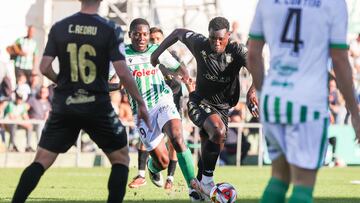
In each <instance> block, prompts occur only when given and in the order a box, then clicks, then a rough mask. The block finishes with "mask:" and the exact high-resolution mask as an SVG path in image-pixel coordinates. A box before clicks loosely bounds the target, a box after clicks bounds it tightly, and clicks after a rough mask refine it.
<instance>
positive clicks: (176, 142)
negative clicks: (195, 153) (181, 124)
mask: <svg viewBox="0 0 360 203" xmlns="http://www.w3.org/2000/svg"><path fill="white" fill-rule="evenodd" d="M170 141H171V144H173V146H174V149H175V151H177V152H180V151H184V148H186V146H185V143H184V138H183V136H182V135H181V134H179V135H176V136H173V137H171V138H170Z"/></svg>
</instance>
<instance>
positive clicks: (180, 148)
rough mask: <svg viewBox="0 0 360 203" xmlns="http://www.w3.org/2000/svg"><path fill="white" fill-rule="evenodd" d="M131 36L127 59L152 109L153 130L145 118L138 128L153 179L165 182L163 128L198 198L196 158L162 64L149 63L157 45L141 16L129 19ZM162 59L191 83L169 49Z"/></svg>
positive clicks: (166, 160)
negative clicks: (183, 127) (185, 134)
mask: <svg viewBox="0 0 360 203" xmlns="http://www.w3.org/2000/svg"><path fill="white" fill-rule="evenodd" d="M129 37H130V39H131V44H130V45H126V47H125V56H126V63H127V65H128V68H129V69H130V71H131V72H132V75H133V77H134V78H135V81H136V83H137V85H138V89H139V91H140V94H141V95H142V97H143V99H144V101H145V103H146V106H147V108H148V110H149V114H150V120H151V121H150V122H151V126H152V127H153V130H150V129H149V128H148V127H147V126H146V125H145V124H144V123H143V122H142V123H141V124H140V127H139V128H138V130H139V133H140V139H141V141H142V142H143V144H144V145H145V148H146V150H147V151H148V152H149V153H150V155H151V158H149V160H148V163H147V166H148V170H149V173H150V179H151V181H152V182H153V183H154V184H155V185H156V186H158V187H162V186H163V184H164V181H163V178H162V175H161V171H162V170H164V169H166V168H167V167H168V165H169V153H168V151H167V148H166V146H165V142H164V139H163V137H164V134H163V133H162V132H164V133H165V134H166V135H167V136H168V137H169V139H170V141H171V143H172V145H173V146H174V149H175V151H176V152H177V154H176V155H177V158H178V163H179V166H180V169H181V171H182V173H183V175H184V178H185V180H186V183H187V185H188V187H189V196H190V198H192V199H194V198H195V199H198V198H199V197H200V196H199V195H198V193H197V191H199V188H198V182H197V180H196V178H195V174H194V162H193V158H192V154H191V152H190V150H189V149H188V148H187V147H186V145H185V142H184V138H183V135H182V124H181V119H180V115H179V112H178V111H177V109H176V106H175V103H174V101H173V94H172V91H171V89H170V87H169V86H168V85H167V84H166V83H165V80H164V77H163V75H162V73H161V71H160V69H159V67H158V66H152V65H151V63H150V56H151V54H152V53H153V52H154V51H155V50H156V49H157V47H158V45H156V44H149V38H150V26H149V23H148V22H147V21H146V20H145V19H142V18H137V19H134V20H133V21H132V22H131V23H130V29H129ZM159 60H160V63H161V64H162V65H163V66H164V67H166V68H168V69H171V70H172V71H174V72H177V73H179V75H181V76H182V80H183V82H185V83H189V81H190V79H189V75H188V73H187V71H186V69H183V68H180V64H179V62H178V61H176V60H175V59H174V58H173V57H172V56H171V54H170V53H169V52H165V53H164V54H163V55H162V56H160V59H159ZM130 104H131V108H132V111H133V113H134V115H136V114H137V113H138V110H137V108H138V106H137V105H136V103H134V100H133V99H132V98H130Z"/></svg>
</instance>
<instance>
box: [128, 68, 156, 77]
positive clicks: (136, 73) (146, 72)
mask: <svg viewBox="0 0 360 203" xmlns="http://www.w3.org/2000/svg"><path fill="white" fill-rule="evenodd" d="M158 71H159V69H157V68H153V69H148V70H146V69H142V70H134V71H133V72H132V75H133V76H134V77H138V78H140V77H145V76H150V75H156V74H157V72H158Z"/></svg>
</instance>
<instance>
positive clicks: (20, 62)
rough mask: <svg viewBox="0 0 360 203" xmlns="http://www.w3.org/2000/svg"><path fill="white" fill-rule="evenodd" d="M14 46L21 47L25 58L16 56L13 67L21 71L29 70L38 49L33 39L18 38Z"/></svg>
mask: <svg viewBox="0 0 360 203" xmlns="http://www.w3.org/2000/svg"><path fill="white" fill-rule="evenodd" d="M15 44H17V45H19V46H20V47H21V50H22V51H24V52H25V53H27V55H26V56H17V57H16V58H15V66H16V67H18V68H20V69H23V70H31V69H32V68H33V63H34V54H37V52H38V48H37V44H36V41H35V40H34V39H29V38H26V37H22V38H18V39H17V40H16V42H15Z"/></svg>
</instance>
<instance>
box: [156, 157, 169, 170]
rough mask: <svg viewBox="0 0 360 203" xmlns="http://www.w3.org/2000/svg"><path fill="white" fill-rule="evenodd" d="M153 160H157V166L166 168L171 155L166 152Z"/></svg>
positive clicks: (162, 168) (161, 168)
mask: <svg viewBox="0 0 360 203" xmlns="http://www.w3.org/2000/svg"><path fill="white" fill-rule="evenodd" d="M153 161H155V162H156V165H157V167H158V168H159V169H160V170H165V169H167V167H168V166H169V162H170V160H169V156H168V155H167V154H164V155H162V156H160V157H156V158H153Z"/></svg>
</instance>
